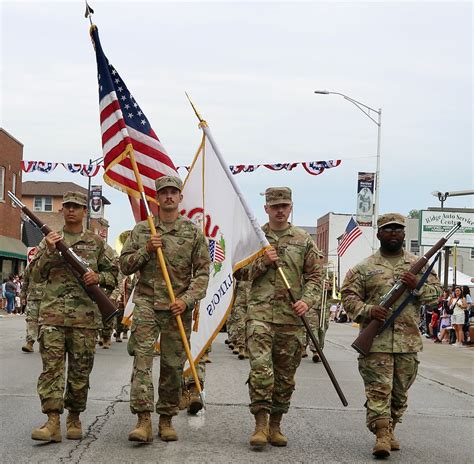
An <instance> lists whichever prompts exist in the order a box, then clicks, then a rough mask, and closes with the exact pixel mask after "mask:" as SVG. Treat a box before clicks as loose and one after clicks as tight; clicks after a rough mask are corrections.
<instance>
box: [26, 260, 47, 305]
mask: <svg viewBox="0 0 474 464" xmlns="http://www.w3.org/2000/svg"><path fill="white" fill-rule="evenodd" d="M31 265H32V263H30V264H29V265H28V266H26V268H25V272H23V285H22V287H21V293H20V298H21V301H24V300H26V301H27V302H28V301H40V300H41V299H42V298H43V293H44V283H41V284H37V283H36V282H34V281H33V279H32V278H31Z"/></svg>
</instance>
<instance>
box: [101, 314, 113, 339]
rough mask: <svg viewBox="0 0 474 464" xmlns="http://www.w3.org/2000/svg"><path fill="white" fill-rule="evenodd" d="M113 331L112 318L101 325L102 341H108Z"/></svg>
mask: <svg viewBox="0 0 474 464" xmlns="http://www.w3.org/2000/svg"><path fill="white" fill-rule="evenodd" d="M113 330H114V318H112V319H109V320H108V321H107V322H105V323H103V327H102V329H101V330H100V333H99V335H100V337H102V338H103V339H104V340H109V339H110V337H111V336H112V331H113Z"/></svg>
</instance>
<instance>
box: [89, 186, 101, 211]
mask: <svg viewBox="0 0 474 464" xmlns="http://www.w3.org/2000/svg"><path fill="white" fill-rule="evenodd" d="M89 208H90V217H91V219H101V218H103V217H104V205H103V204H102V185H92V186H91V193H90V205H89Z"/></svg>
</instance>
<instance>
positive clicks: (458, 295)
mask: <svg viewBox="0 0 474 464" xmlns="http://www.w3.org/2000/svg"><path fill="white" fill-rule="evenodd" d="M466 308H467V303H466V298H465V297H464V296H463V291H462V288H461V287H456V288H455V289H454V295H453V296H451V298H450V299H449V309H450V312H451V313H452V317H451V324H452V326H453V328H454V331H455V332H456V342H455V343H454V346H458V347H459V346H462V344H463V342H464V332H463V327H464V322H465V314H464V310H465V309H466Z"/></svg>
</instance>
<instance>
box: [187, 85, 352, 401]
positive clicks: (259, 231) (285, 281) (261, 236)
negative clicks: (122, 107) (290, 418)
mask: <svg viewBox="0 0 474 464" xmlns="http://www.w3.org/2000/svg"><path fill="white" fill-rule="evenodd" d="M186 97H187V98H188V100H189V103H190V104H191V106H192V108H193V110H194V113H195V114H196V116H197V118H198V119H199V127H201V129H202V130H203V132H204V134H205V135H206V137H207V138H208V140H209V143H210V144H211V146H212V148H213V149H214V153H215V154H216V156H217V159H218V160H219V163H220V165H221V166H222V169H223V170H224V172H225V173H226V175H227V178H228V179H229V181H230V183H231V184H232V186H233V187H234V190H235V192H236V193H237V196H238V197H239V199H240V201H241V202H242V206H243V207H244V210H245V212H246V213H247V216H248V218H249V220H250V222H251V224H252V227H253V228H254V230H255V233H256V234H257V236H258V238H259V240H260V244H261V245H262V247H264V248H270V246H271V245H270V243H269V242H268V240H267V237H266V236H265V234H264V232H263V230H262V229H261V227H260V226H259V224H258V222H257V219H256V217H255V216H254V214H253V212H252V210H251V209H250V207H249V205H248V204H247V202H246V200H245V198H244V196H243V194H242V192H241V191H240V188H239V186H238V185H237V183H236V182H235V179H234V176H233V174H232V173H231V172H230V169H229V166H227V165H226V163H225V162H224V159H223V157H222V155H221V152H220V150H219V148H218V147H217V144H216V142H215V140H214V138H213V137H212V134H211V131H210V129H209V127H208V125H207V122H206V121H205V120H204V119H203V118H202V117H201V115H200V114H199V112H198V111H197V109H196V107H195V106H194V104H193V102H192V101H191V99H190V98H189V95H188V94H187V93H186ZM274 265H275V269H276V271H277V272H278V274H279V276H280V278H281V280H282V281H283V284H284V285H285V288H286V290H287V291H288V294H289V296H290V300H291V302H292V303H295V302H296V298H295V296H294V295H293V291H292V289H291V286H290V284H289V282H288V279H287V278H286V275H285V273H284V271H283V269H282V267H281V266H280V265H279V264H278V263H274ZM301 320H302V321H303V325H304V327H305V329H306V332H307V333H308V335H309V337H310V338H311V341H312V342H313V345H314V347H315V348H316V351H317V352H318V355H319V357H320V359H321V361H322V363H323V365H324V368H325V369H326V372H327V373H328V375H329V378H330V379H331V382H332V384H333V386H334V388H335V390H336V392H337V394H338V396H339V399H340V400H341V402H342V404H343V405H344V406H347V405H348V403H347V400H346V398H345V396H344V393H343V392H342V390H341V387H340V386H339V383H338V382H337V380H336V377H335V376H334V373H333V372H332V369H331V366H330V365H329V363H328V361H327V359H326V356H325V355H324V353H323V350H322V349H321V347H320V346H319V343H318V340H317V339H316V337H315V335H314V333H313V331H312V330H311V327H310V325H309V322H308V319H307V318H306V316H305V315H303V316H301Z"/></svg>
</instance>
